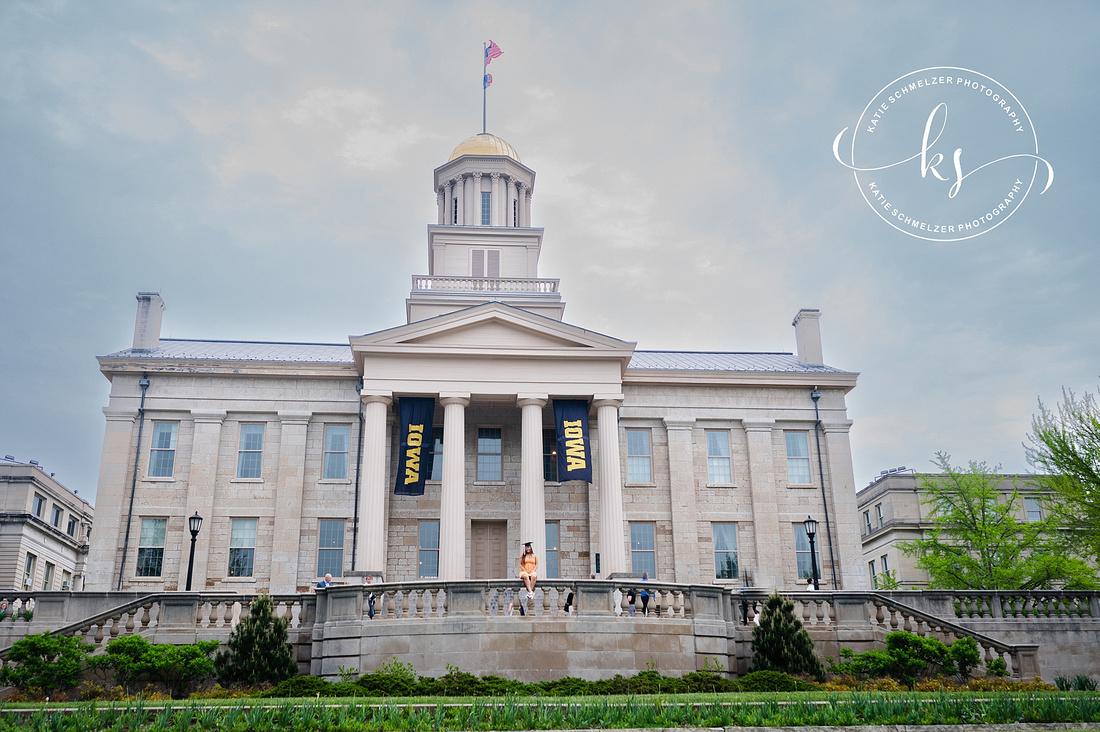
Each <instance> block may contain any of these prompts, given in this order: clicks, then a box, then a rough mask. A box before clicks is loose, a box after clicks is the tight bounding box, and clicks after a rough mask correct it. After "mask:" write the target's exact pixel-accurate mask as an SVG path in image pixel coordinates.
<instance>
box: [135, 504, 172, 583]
mask: <svg viewBox="0 0 1100 732" xmlns="http://www.w3.org/2000/svg"><path fill="white" fill-rule="evenodd" d="M167 530H168V519H163V518H143V519H142V520H141V536H140V537H139V538H138V551H137V576H138V577H160V575H161V571H162V570H163V569H164V534H165V532H166V531H167Z"/></svg>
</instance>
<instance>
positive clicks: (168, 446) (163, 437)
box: [149, 422, 179, 478]
mask: <svg viewBox="0 0 1100 732" xmlns="http://www.w3.org/2000/svg"><path fill="white" fill-rule="evenodd" d="M178 430H179V424H178V423H176V422H153V445H152V447H150V448H149V477H151V478H171V477H172V470H173V469H174V468H175V465H176V432H177V431H178Z"/></svg>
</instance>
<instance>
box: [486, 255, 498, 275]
mask: <svg viewBox="0 0 1100 732" xmlns="http://www.w3.org/2000/svg"><path fill="white" fill-rule="evenodd" d="M485 253H486V254H487V255H488V260H489V261H488V263H487V265H488V266H487V267H486V269H487V271H488V274H486V277H492V278H493V279H497V278H499V277H500V250H499V249H487V250H486V252H485Z"/></svg>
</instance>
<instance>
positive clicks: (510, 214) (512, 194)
mask: <svg viewBox="0 0 1100 732" xmlns="http://www.w3.org/2000/svg"><path fill="white" fill-rule="evenodd" d="M515 198H516V179H515V178H510V179H509V180H508V195H507V200H506V201H505V203H504V215H505V222H506V223H505V226H518V224H517V223H516V215H515V212H516V209H515V206H513V205H512V201H514V200H515Z"/></svg>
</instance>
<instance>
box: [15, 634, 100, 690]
mask: <svg viewBox="0 0 1100 732" xmlns="http://www.w3.org/2000/svg"><path fill="white" fill-rule="evenodd" d="M91 650H92V646H91V645H89V644H87V643H82V642H81V639H80V638H77V637H74V636H65V635H50V633H48V632H46V633H39V634H36V635H28V636H26V637H25V638H20V639H19V640H17V641H16V642H15V643H13V644H12V647H11V650H9V651H8V657H7V660H8V662H9V663H12V664H15V665H12V666H5V667H4V668H3V669H0V683H4V684H9V685H11V686H15V687H18V688H20V689H26V688H28V687H32V686H33V687H37V688H39V689H41V690H42V691H43V692H45V693H46V694H49V693H51V692H53V691H56V690H57V689H71V688H73V687H74V686H76V685H77V684H79V683H80V678H81V675H82V674H83V673H84V662H85V661H86V660H87V658H88V652H89V651H91Z"/></svg>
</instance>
